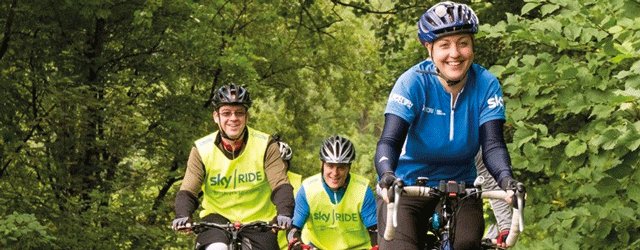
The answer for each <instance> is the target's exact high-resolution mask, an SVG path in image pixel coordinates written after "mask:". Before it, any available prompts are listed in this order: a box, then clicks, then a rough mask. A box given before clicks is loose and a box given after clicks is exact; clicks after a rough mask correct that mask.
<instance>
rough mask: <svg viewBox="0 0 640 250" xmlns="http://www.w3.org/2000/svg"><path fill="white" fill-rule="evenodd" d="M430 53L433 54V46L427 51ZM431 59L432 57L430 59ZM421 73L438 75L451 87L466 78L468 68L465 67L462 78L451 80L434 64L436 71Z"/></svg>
mask: <svg viewBox="0 0 640 250" xmlns="http://www.w3.org/2000/svg"><path fill="white" fill-rule="evenodd" d="M471 41H472V42H473V36H471ZM429 52H430V53H431V54H429V55H430V56H431V55H433V47H432V48H431V51H429ZM432 60H433V59H432ZM434 66H435V62H434ZM422 73H428V74H432V75H436V76H439V77H440V78H442V79H444V81H445V82H446V83H447V86H449V87H452V86H455V85H456V84H458V83H460V82H462V80H464V79H466V78H467V73H469V70H468V69H467V72H464V77H462V79H460V80H451V79H448V78H447V77H446V76H444V75H443V74H442V72H440V69H439V68H438V67H437V66H436V72H431V71H428V72H422Z"/></svg>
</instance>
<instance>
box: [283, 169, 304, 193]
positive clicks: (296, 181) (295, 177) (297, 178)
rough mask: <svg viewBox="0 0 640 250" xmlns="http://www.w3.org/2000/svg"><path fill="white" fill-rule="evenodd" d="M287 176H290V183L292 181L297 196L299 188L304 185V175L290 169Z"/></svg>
mask: <svg viewBox="0 0 640 250" xmlns="http://www.w3.org/2000/svg"><path fill="white" fill-rule="evenodd" d="M287 177H288V178H289V183H291V186H292V187H293V197H294V198H295V197H296V195H297V194H298V190H300V186H302V175H299V174H296V173H294V172H291V171H288V172H287Z"/></svg>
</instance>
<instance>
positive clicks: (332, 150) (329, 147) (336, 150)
mask: <svg viewBox="0 0 640 250" xmlns="http://www.w3.org/2000/svg"><path fill="white" fill-rule="evenodd" d="M355 159H356V149H355V147H354V146H353V143H351V141H349V139H347V138H344V137H342V136H339V135H334V136H331V137H329V138H327V139H326V140H324V142H323V143H322V147H320V160H321V161H323V162H326V163H351V162H353V160H355Z"/></svg>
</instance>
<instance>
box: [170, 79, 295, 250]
mask: <svg viewBox="0 0 640 250" xmlns="http://www.w3.org/2000/svg"><path fill="white" fill-rule="evenodd" d="M251 103H252V101H251V98H250V96H249V92H248V91H247V89H246V88H244V87H242V86H238V85H235V84H230V85H225V86H222V87H220V88H219V89H218V90H217V91H216V93H215V95H214V96H213V101H212V104H213V108H214V110H213V112H212V116H213V117H212V118H213V120H214V121H215V123H216V125H217V126H218V131H216V132H213V133H211V134H209V135H207V136H205V137H202V138H200V139H198V140H196V141H195V143H194V146H193V147H192V149H191V154H190V155H189V160H188V162H187V170H186V172H185V176H184V178H183V180H182V185H181V186H180V191H178V193H177V194H176V199H175V213H176V218H175V219H174V220H173V223H172V227H173V229H174V230H178V231H180V230H184V229H185V228H189V227H190V225H191V215H192V213H194V212H195V211H196V209H197V208H198V205H199V201H198V198H197V197H198V194H199V193H200V192H202V193H203V195H202V197H203V198H202V209H201V211H200V218H201V220H202V221H205V222H214V223H220V224H223V223H228V222H232V223H235V222H240V223H243V224H245V223H252V222H256V221H272V222H273V223H277V224H278V225H279V226H281V227H282V228H288V227H290V226H291V220H292V216H293V206H294V199H293V187H292V186H291V184H290V183H289V179H288V178H287V172H286V169H287V167H286V163H285V162H284V161H283V159H281V157H280V150H279V145H278V143H277V142H276V141H275V140H274V139H273V138H272V137H271V136H270V135H269V134H266V133H264V132H261V131H258V130H255V129H253V128H250V127H248V126H247V122H248V120H249V108H250V106H251ZM240 237H242V239H244V241H243V243H244V244H243V246H244V247H249V249H280V246H279V244H278V239H277V237H276V234H275V233H274V232H272V231H267V232H264V231H260V230H247V231H243V232H242V233H241V235H240ZM282 241H283V242H282V244H284V245H286V239H285V238H284V237H282ZM229 243H230V238H229V237H228V236H227V234H226V232H225V231H223V230H220V229H215V228H210V229H207V230H206V231H204V232H200V233H199V234H198V235H197V238H196V249H207V250H211V249H227V247H228V245H229ZM248 245H249V246H248Z"/></svg>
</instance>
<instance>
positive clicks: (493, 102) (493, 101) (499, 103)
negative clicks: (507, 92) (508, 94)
mask: <svg viewBox="0 0 640 250" xmlns="http://www.w3.org/2000/svg"><path fill="white" fill-rule="evenodd" d="M487 104H489V108H490V109H494V108H497V107H501V108H502V107H504V100H503V99H502V96H498V95H494V96H493V97H491V98H489V100H487Z"/></svg>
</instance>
